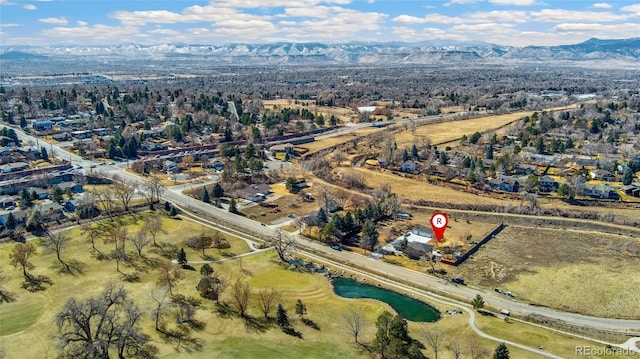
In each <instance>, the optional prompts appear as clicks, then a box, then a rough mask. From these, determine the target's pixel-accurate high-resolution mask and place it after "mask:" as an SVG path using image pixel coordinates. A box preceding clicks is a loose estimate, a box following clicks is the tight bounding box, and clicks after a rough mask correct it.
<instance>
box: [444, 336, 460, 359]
mask: <svg viewBox="0 0 640 359" xmlns="http://www.w3.org/2000/svg"><path fill="white" fill-rule="evenodd" d="M447 349H449V350H450V351H451V354H453V358H454V359H460V358H461V357H462V352H463V348H462V342H461V341H460V340H459V339H458V338H451V339H449V342H448V343H447Z"/></svg>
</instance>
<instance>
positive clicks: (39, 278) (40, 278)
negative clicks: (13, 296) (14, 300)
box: [22, 274, 53, 292]
mask: <svg viewBox="0 0 640 359" xmlns="http://www.w3.org/2000/svg"><path fill="white" fill-rule="evenodd" d="M45 284H48V285H49V286H52V285H53V281H52V280H51V278H49V277H47V276H45V275H32V274H27V277H26V278H25V281H24V282H22V288H24V289H26V290H28V291H29V292H40V291H43V290H45V289H47V287H45Z"/></svg>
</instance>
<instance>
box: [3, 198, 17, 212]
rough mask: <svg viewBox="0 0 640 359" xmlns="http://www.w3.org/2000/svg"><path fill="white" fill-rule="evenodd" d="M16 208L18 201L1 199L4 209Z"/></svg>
mask: <svg viewBox="0 0 640 359" xmlns="http://www.w3.org/2000/svg"><path fill="white" fill-rule="evenodd" d="M15 206H16V200H15V198H13V197H1V198H0V207H2V208H3V209H7V208H10V207H14V208H15Z"/></svg>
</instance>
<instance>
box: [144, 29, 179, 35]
mask: <svg viewBox="0 0 640 359" xmlns="http://www.w3.org/2000/svg"><path fill="white" fill-rule="evenodd" d="M147 33H149V34H158V35H179V34H180V32H178V31H176V30H171V29H154V30H149V31H147Z"/></svg>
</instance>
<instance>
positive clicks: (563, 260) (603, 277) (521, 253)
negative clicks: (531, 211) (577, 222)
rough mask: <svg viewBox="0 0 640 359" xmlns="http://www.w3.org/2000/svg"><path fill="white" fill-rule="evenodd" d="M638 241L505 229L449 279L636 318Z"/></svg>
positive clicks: (582, 233) (551, 303)
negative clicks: (461, 279) (460, 278)
mask: <svg viewBox="0 0 640 359" xmlns="http://www.w3.org/2000/svg"><path fill="white" fill-rule="evenodd" d="M638 268H640V240H639V239H637V238H633V237H627V236H623V235H610V234H605V233H599V232H586V231H573V230H571V231H570V230H554V229H542V228H529V227H514V226H508V227H507V228H505V229H504V230H503V231H502V232H501V233H500V234H498V235H497V236H496V237H495V238H494V239H493V240H491V241H490V242H488V243H487V244H485V245H484V246H483V247H482V248H481V249H480V250H479V251H478V252H477V253H476V254H474V255H473V256H472V257H471V258H470V259H469V260H467V261H466V262H465V263H464V264H462V265H461V266H460V267H458V268H456V269H453V267H452V269H453V275H459V276H461V277H464V278H465V280H467V281H468V282H469V283H470V284H471V285H479V286H482V287H486V288H489V289H490V288H494V287H499V288H502V289H503V290H505V291H511V292H513V293H514V295H515V296H516V298H517V299H518V300H519V301H525V302H532V303H537V304H543V305H547V306H550V307H554V308H558V309H562V310H565V311H574V312H579V313H584V314H589V315H595V316H601V317H620V318H636V319H637V318H640V276H638V270H637V269H638Z"/></svg>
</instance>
